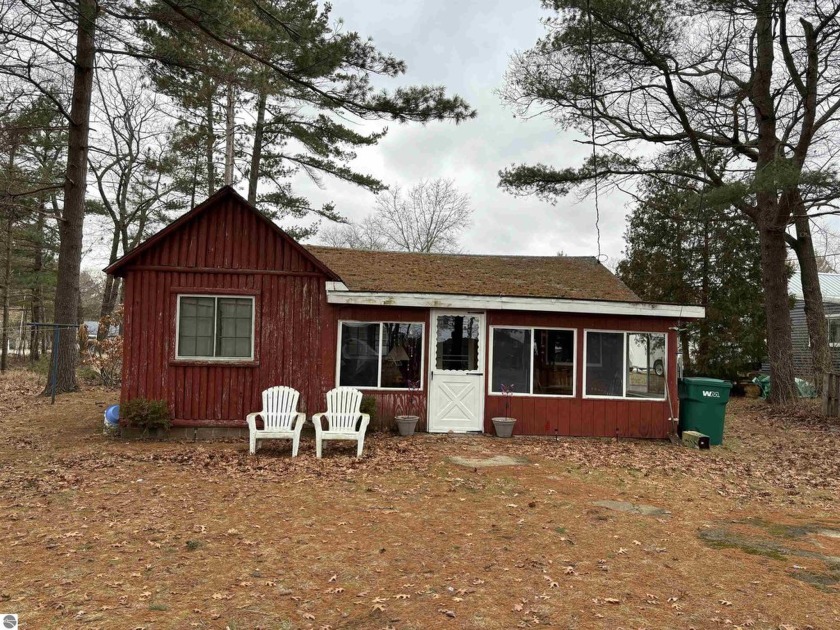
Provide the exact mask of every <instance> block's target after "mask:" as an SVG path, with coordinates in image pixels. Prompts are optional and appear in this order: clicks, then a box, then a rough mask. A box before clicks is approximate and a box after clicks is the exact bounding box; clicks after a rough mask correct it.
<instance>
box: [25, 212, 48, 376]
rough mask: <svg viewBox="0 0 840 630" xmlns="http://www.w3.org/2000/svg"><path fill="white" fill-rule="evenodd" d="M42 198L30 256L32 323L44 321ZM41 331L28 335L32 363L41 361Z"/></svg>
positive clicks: (34, 329)
mask: <svg viewBox="0 0 840 630" xmlns="http://www.w3.org/2000/svg"><path fill="white" fill-rule="evenodd" d="M45 206H46V204H45V203H44V197H43V196H42V197H41V198H40V200H39V202H38V218H37V219H36V223H35V230H36V234H35V248H34V250H33V254H32V275H33V277H34V282H35V284H34V285H33V287H32V321H33V322H43V321H44V297H43V296H44V292H43V289H42V288H41V272H42V270H43V269H44V212H45V210H46V207H45ZM40 342H41V329H40V328H38V327H37V326H33V327H32V330H31V331H30V333H29V360H30V361H31V362H33V363H35V362H37V361H39V360H40V359H41V343H40Z"/></svg>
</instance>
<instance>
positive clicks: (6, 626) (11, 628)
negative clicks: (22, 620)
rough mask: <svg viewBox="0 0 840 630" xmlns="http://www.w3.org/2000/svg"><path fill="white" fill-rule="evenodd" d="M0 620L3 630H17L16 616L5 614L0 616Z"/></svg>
mask: <svg viewBox="0 0 840 630" xmlns="http://www.w3.org/2000/svg"><path fill="white" fill-rule="evenodd" d="M0 619H2V620H3V630H17V628H18V616H17V615H10V614H7V613H3V614H0Z"/></svg>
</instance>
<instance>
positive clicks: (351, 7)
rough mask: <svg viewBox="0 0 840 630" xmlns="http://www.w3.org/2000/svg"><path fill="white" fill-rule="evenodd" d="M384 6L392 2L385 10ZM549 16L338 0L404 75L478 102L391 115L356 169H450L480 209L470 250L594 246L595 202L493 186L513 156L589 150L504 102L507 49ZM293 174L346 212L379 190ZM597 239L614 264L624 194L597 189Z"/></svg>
mask: <svg viewBox="0 0 840 630" xmlns="http://www.w3.org/2000/svg"><path fill="white" fill-rule="evenodd" d="M386 7H387V8H386ZM544 15H546V13H545V12H543V11H542V10H541V8H540V3H539V1H538V0H457V1H453V0H448V1H447V0H425V1H421V0H403V1H401V2H392V3H383V2H381V1H379V0H333V16H334V17H341V18H342V19H343V20H344V22H345V25H346V28H347V29H348V30H355V31H358V32H359V33H360V34H361V35H363V36H368V37H372V38H373V41H374V43H375V44H376V45H377V47H378V48H379V49H380V50H381V51H383V52H389V53H392V54H394V55H395V56H397V57H399V58H401V59H403V60H405V62H406V64H407V66H408V71H407V73H406V75H405V76H404V77H402V78H401V79H400V80H399V83H402V84H409V83H415V84H435V85H444V86H445V87H446V88H447V90H448V91H449V92H451V93H454V94H458V95H460V96H462V97H463V98H465V99H466V100H467V102H469V103H470V105H472V106H473V107H474V108H475V109H477V110H478V118H476V119H474V120H471V121H467V122H465V123H462V124H460V125H457V126H456V125H455V124H453V123H430V124H428V125H426V126H422V125H419V124H409V125H398V124H396V123H390V124H389V133H388V135H387V136H386V137H385V139H384V140H382V141H381V142H380V144H379V145H378V146H376V147H372V148H368V149H363V150H361V151H359V157H358V160H357V163H356V166H357V168H359V169H360V170H365V171H367V172H370V173H371V174H373V175H375V176H377V177H379V178H380V179H382V180H383V181H384V182H385V183H386V184H388V185H391V184H397V185H400V186H411V185H412V184H414V183H416V182H418V181H420V180H422V179H429V178H436V177H450V178H453V179H454V180H455V182H456V185H457V186H458V187H459V189H460V190H462V191H463V192H465V193H467V194H469V196H470V198H471V200H472V203H473V206H474V208H475V215H474V221H473V225H472V226H471V227H470V228H469V230H468V231H467V232H466V233H465V235H464V237H463V248H464V250H465V251H466V252H469V253H475V254H502V253H504V254H531V255H553V254H556V253H557V252H558V251H561V250H562V251H563V252H565V253H566V254H573V255H595V253H596V251H597V246H596V240H595V211H594V204H593V202H592V201H591V200H584V201H578V200H577V198H576V197H574V196H570V197H567V198H564V199H560V200H559V201H558V203H557V204H556V205H551V204H550V203H546V202H543V201H540V200H538V199H536V198H530V197H524V198H523V197H514V196H512V195H509V194H507V193H505V192H503V191H502V190H500V189H499V188H498V180H499V178H498V172H499V170H500V169H502V168H504V167H505V166H508V165H510V164H512V163H522V162H528V163H531V162H545V163H548V164H552V165H555V166H561V167H562V166H576V165H579V164H580V163H581V162H582V161H583V159H584V158H585V156H586V155H587V154H588V151H589V149H588V148H586V147H585V146H583V145H580V144H578V143H575V142H574V139H575V137H576V136H574V135H572V134H565V133H562V132H560V131H559V130H558V129H557V128H556V127H555V126H554V125H552V123H551V122H550V121H548V120H545V119H531V120H527V121H526V120H520V119H518V118H514V116H513V114H512V112H511V111H510V110H509V109H507V108H506V107H505V106H504V105H502V103H501V102H500V100H499V97H498V95H497V94H496V92H495V91H496V90H497V89H498V88H500V87H501V85H502V81H503V77H504V73H505V70H506V69H507V66H508V61H509V58H510V55H511V53H513V52H514V51H516V50H524V49H526V48H529V47H531V46H532V45H533V44H534V43H535V42H536V40H537V38H538V37H540V36H541V35H542V33H543V28H542V25H541V24H540V17H541V16H544ZM324 185H325V189H324V190H318V188H317V187H316V186H314V185H312V184H310V183H308V182H307V181H299V182H298V186H299V188H298V189H299V190H301V191H305V192H306V194H307V195H308V196H309V197H310V198H311V199H312V200H313V201H315V202H318V203H320V202H324V201H328V200H334V201H335V202H336V204H337V206H338V208H339V209H340V211H341V212H342V213H343V214H344V215H345V216H347V217H348V218H350V219H351V220H358V219H360V218H361V217H363V216H365V215H366V214H367V213H368V212H370V210H371V209H372V207H373V203H374V196H373V195H372V194H370V193H368V192H366V191H363V190H360V189H358V188H355V187H353V186H351V185H346V184H342V183H337V182H335V181H329V180H325V181H324ZM601 202H602V203H601V245H602V251H603V252H604V253H606V254H607V255H609V257H610V260H609V261H607V264H608V265H609V266H613V265H614V264H615V261H616V259H617V258H619V257H620V256H621V252H622V249H623V246H624V243H623V236H622V235H623V232H624V216H625V213H626V211H627V208H626V198H624V197H622V196H620V195H619V194H614V195H611V196H609V197H607V198H606V199H605V198H604V197H602V199H601Z"/></svg>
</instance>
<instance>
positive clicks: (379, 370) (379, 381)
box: [335, 319, 427, 392]
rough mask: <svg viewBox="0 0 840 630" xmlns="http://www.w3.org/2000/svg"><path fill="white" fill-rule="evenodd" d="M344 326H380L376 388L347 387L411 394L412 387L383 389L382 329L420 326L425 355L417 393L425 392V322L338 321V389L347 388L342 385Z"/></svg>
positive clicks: (363, 386) (367, 386)
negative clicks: (342, 329)
mask: <svg viewBox="0 0 840 630" xmlns="http://www.w3.org/2000/svg"><path fill="white" fill-rule="evenodd" d="M344 324H379V348H377V350H378V351H379V352H378V358H377V363H376V387H373V386H371V385H354V386H347V387H356V389H364V390H366V391H368V390H369V391H377V392H409V391H411V388H410V387H382V339H383V334H382V327H383V326H384V325H385V324H403V325H407V326H420V347H421V349H422V352H423V354H422V355H421V357H420V386H419V387H418V388H417V391H421V392H422V391H424V390H423V388H424V387H425V378H424V374H425V367H426V354H427V348H426V324H425V323H423V322H403V321H395V320H384V319H382V320H375V321H365V320H358V319H340V320H338V334H337V335H336V341H337V345H336V351H335V386H336V387H345V386H344V385H342V384H341V327H342V326H343V325H344Z"/></svg>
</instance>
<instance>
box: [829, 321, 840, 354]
mask: <svg viewBox="0 0 840 630" xmlns="http://www.w3.org/2000/svg"><path fill="white" fill-rule="evenodd" d="M825 319H826V321H827V324H826V325H827V327H828V330H826V332H827V333H828V346H829V347H830V348H840V342H837V341H836V342H834V343H832V342H831V320H833V319H840V315H826V316H825Z"/></svg>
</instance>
